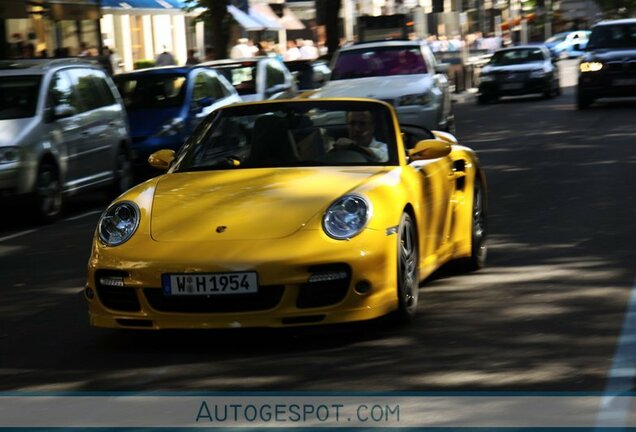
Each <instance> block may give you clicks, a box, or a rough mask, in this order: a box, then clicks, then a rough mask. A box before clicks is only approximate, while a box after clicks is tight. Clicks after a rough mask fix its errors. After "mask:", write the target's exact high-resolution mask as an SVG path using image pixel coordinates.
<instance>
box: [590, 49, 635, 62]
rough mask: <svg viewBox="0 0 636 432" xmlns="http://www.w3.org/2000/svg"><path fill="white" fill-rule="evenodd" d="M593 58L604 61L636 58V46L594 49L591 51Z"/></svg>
mask: <svg viewBox="0 0 636 432" xmlns="http://www.w3.org/2000/svg"><path fill="white" fill-rule="evenodd" d="M590 55H591V57H592V58H594V59H596V60H600V61H603V62H607V61H623V60H636V48H633V49H620V50H617V49H612V50H611V51H608V50H603V49H599V50H594V51H592V52H590Z"/></svg>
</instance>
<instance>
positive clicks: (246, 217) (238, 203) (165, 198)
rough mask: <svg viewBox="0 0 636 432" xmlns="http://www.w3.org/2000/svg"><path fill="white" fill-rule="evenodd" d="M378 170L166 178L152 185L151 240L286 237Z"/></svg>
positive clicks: (273, 171)
mask: <svg viewBox="0 0 636 432" xmlns="http://www.w3.org/2000/svg"><path fill="white" fill-rule="evenodd" d="M384 170H385V168H384V167H346V168H345V167H340V168H336V167H329V168H325V167H321V168H267V169H245V170H234V171H208V172H184V173H175V174H169V175H166V176H164V177H162V178H161V179H159V180H158V182H157V186H156V189H155V195H154V202H153V205H152V213H151V222H150V231H151V236H152V238H153V239H154V240H156V241H159V242H164V241H165V242H174V241H185V242H196V241H213V240H214V241H218V240H259V239H275V238H282V237H286V236H289V235H291V234H293V233H294V232H296V231H298V230H299V229H300V228H302V227H303V226H304V225H305V224H306V223H307V222H308V221H309V220H310V219H311V218H312V217H313V216H314V215H316V213H318V212H322V211H324V210H325V209H326V207H327V206H328V205H329V204H330V203H331V202H332V201H334V200H335V199H336V198H338V197H340V196H342V195H343V194H345V193H346V192H348V191H350V190H352V189H354V188H356V187H357V186H359V185H360V184H361V183H364V182H365V181H367V180H368V179H370V178H371V177H373V176H374V175H376V174H378V173H380V172H383V171H384ZM221 227H224V228H221ZM219 231H221V232H219Z"/></svg>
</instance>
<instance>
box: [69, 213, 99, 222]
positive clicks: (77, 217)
mask: <svg viewBox="0 0 636 432" xmlns="http://www.w3.org/2000/svg"><path fill="white" fill-rule="evenodd" d="M101 212H102V210H93V211H90V212H87V213H83V214H81V215H78V216H73V217H70V218H66V219H64V221H74V220H77V219H82V218H85V217H86V216H90V215H94V214H98V213H101Z"/></svg>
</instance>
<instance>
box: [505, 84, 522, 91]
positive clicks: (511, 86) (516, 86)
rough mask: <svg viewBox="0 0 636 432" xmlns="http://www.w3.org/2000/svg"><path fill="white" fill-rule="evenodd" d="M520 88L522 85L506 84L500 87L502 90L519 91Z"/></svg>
mask: <svg viewBox="0 0 636 432" xmlns="http://www.w3.org/2000/svg"><path fill="white" fill-rule="evenodd" d="M522 88H523V83H507V84H502V85H501V89H502V90H519V89H522Z"/></svg>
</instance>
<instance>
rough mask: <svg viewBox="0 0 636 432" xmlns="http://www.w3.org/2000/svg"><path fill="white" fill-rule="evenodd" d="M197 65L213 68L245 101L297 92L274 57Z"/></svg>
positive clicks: (282, 66) (276, 97)
mask: <svg viewBox="0 0 636 432" xmlns="http://www.w3.org/2000/svg"><path fill="white" fill-rule="evenodd" d="M200 66H207V67H211V68H214V69H216V70H217V71H218V72H219V73H221V74H222V75H223V76H224V77H225V78H227V80H228V81H229V82H230V83H231V84H232V85H233V86H234V88H235V89H236V91H237V92H238V94H239V95H240V96H241V98H242V99H243V100H244V101H245V102H256V101H261V100H267V99H288V98H293V97H294V96H296V94H297V93H298V88H297V87H296V82H295V81H294V77H293V75H292V73H291V72H290V71H289V69H287V66H285V63H283V62H282V61H280V60H278V59H276V58H274V57H249V58H243V59H229V60H213V61H209V62H205V63H201V64H200Z"/></svg>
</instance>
